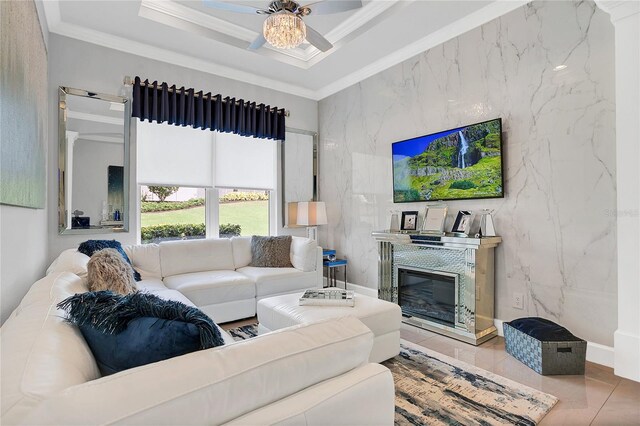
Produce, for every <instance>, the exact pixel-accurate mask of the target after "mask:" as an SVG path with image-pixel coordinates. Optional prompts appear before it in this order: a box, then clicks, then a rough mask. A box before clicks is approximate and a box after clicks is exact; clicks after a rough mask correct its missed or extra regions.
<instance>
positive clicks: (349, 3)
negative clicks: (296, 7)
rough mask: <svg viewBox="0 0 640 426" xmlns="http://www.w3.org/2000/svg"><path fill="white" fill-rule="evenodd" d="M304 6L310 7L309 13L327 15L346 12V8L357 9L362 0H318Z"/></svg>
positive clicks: (360, 5)
mask: <svg viewBox="0 0 640 426" xmlns="http://www.w3.org/2000/svg"><path fill="white" fill-rule="evenodd" d="M302 7H304V8H307V7H308V8H309V9H311V14H310V15H312V16H313V15H328V14H330V13H340V12H346V11H348V10H353V9H358V8H360V7H362V1H360V0H339V1H336V0H320V1H317V2H314V3H309V4H306V5H304V6H302Z"/></svg>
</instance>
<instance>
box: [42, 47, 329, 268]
mask: <svg viewBox="0 0 640 426" xmlns="http://www.w3.org/2000/svg"><path fill="white" fill-rule="evenodd" d="M49 58H50V62H49V93H50V107H51V109H50V114H51V116H52V117H57V89H58V86H68V87H73V88H78V89H85V90H91V91H95V92H100V93H107V94H114V95H116V94H118V91H119V90H120V87H121V86H122V79H123V77H124V76H126V75H128V76H131V77H134V76H136V75H139V76H140V77H141V78H143V79H145V78H149V79H150V80H158V81H159V82H163V81H166V82H167V83H169V84H176V85H177V86H182V85H184V86H185V87H194V88H196V89H198V90H199V89H202V90H204V91H205V92H206V91H211V92H212V93H221V94H223V95H229V96H235V97H236V98H243V99H247V100H253V101H257V102H259V103H262V102H264V103H265V104H270V105H275V106H278V107H281V108H285V109H288V110H289V111H290V112H291V116H290V117H288V118H287V126H288V127H295V128H300V129H305V130H311V131H317V130H318V112H317V111H318V104H317V102H315V101H312V100H309V99H305V98H300V97H297V96H292V95H289V94H286V93H282V92H277V91H274V90H271V89H268V88H263V87H258V86H254V85H250V84H246V83H242V82H239V81H235V80H229V79H226V78H222V77H218V76H214V75H211V74H206V73H203V72H200V71H195V70H191V69H188V68H184V67H181V66H179V65H173V64H167V63H164V62H159V61H154V60H150V59H147V58H142V57H139V56H136V55H131V54H127V53H123V52H120V51H116V50H112V49H108V48H104V47H100V46H96V45H92V44H89V43H85V42H82V41H79V40H75V39H70V38H66V37H62V36H59V35H55V34H51V36H50V39H49ZM136 121H137V120H135V119H134V120H132V126H131V135H132V138H131V139H132V140H131V142H132V143H131V152H132V155H131V164H132V172H131V188H130V198H129V200H130V203H129V205H130V206H132V209H131V213H132V214H131V215H130V222H129V224H130V226H129V229H130V232H127V233H119V234H98V235H91V234H84V235H59V234H58V225H57V223H56V215H55V214H50V215H48V217H49V219H48V221H49V222H48V236H49V239H48V257H49V259H53V258H55V257H56V256H57V255H58V254H59V253H60V252H61V251H62V250H64V249H66V248H69V247H74V246H76V245H77V244H79V243H80V242H82V241H85V240H87V239H89V238H117V239H118V240H119V241H121V242H123V243H126V244H130V243H135V242H136V240H137V235H136V229H137V226H138V223H137V220H138V219H137V215H136V214H135V211H134V206H136V205H137V203H138V202H139V197H138V194H137V188H136V186H135V181H136V178H135V177H136V175H135V164H136V158H135V150H136V144H135V134H136V127H135V122H136ZM57 131H58V123H57V120H50V125H49V134H50V147H51V149H49V155H48V163H49V188H48V206H49V209H50V211H52V212H55V211H56V210H57V197H58V195H57V190H58V188H57V170H58V166H57V164H58V163H57V161H58V151H57Z"/></svg>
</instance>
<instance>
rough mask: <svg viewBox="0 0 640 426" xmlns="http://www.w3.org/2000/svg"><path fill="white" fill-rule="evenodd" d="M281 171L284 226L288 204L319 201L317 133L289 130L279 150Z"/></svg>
mask: <svg viewBox="0 0 640 426" xmlns="http://www.w3.org/2000/svg"><path fill="white" fill-rule="evenodd" d="M280 156H281V160H280V161H281V164H282V166H281V170H282V177H281V181H282V194H283V196H282V197H281V199H282V226H283V227H285V228H293V227H296V225H295V224H294V223H289V222H290V219H289V212H288V205H289V203H293V202H298V201H317V200H318V134H317V133H315V132H310V131H307V130H299V129H287V131H286V134H285V141H284V142H283V143H282V149H281V151H280Z"/></svg>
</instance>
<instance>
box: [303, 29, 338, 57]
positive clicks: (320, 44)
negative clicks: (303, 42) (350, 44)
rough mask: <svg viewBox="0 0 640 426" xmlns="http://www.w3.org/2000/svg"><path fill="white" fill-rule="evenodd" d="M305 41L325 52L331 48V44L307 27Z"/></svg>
mask: <svg viewBox="0 0 640 426" xmlns="http://www.w3.org/2000/svg"><path fill="white" fill-rule="evenodd" d="M307 41H308V42H309V43H311V44H312V45H314V46H315V47H317V48H318V49H320V50H322V51H323V52H326V51H327V50H329V49H331V48H332V47H333V44H331V43H330V42H329V40H327V39H326V38H324V37H323V36H322V34H320V33H319V32H317V31H316V30H314V29H313V28H311V27H310V26H309V25H307Z"/></svg>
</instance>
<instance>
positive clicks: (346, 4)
mask: <svg viewBox="0 0 640 426" xmlns="http://www.w3.org/2000/svg"><path fill="white" fill-rule="evenodd" d="M204 4H205V6H209V7H212V8H214V9H221V10H225V11H229V12H237V13H248V14H258V15H269V16H268V17H267V19H266V20H265V21H264V24H263V26H262V34H260V35H259V36H258V38H256V39H255V40H254V41H253V42H252V43H251V44H250V45H249V47H248V48H249V49H251V50H255V49H258V48H260V47H262V45H264V44H265V42H268V43H269V44H270V45H272V46H273V47H277V48H278V49H292V48H294V47H297V46H299V45H300V44H302V42H303V41H304V40H305V39H306V40H307V41H308V42H309V44H311V45H313V46H314V47H316V48H318V49H319V50H321V51H323V52H326V51H327V50H329V49H331V48H332V47H333V45H332V44H331V43H330V42H329V41H328V40H327V39H326V38H324V37H323V36H322V35H320V33H319V32H317V31H316V30H314V29H313V28H311V27H309V26H307V25H305V23H304V21H303V20H302V17H304V16H307V15H313V16H316V15H327V14H330V13H339V12H346V11H349V10H353V9H358V8H360V7H362V2H361V1H360V0H341V1H327V0H320V1H316V2H312V3H311V4H308V5H306V6H300V4H298V3H297V2H295V1H293V0H275V1H272V2H271V3H269V7H268V8H267V9H258V8H255V7H253V6H249V5H245V4H233V3H231V2H229V3H227V2H222V1H211V0H205V2H204Z"/></svg>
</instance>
